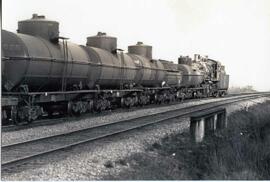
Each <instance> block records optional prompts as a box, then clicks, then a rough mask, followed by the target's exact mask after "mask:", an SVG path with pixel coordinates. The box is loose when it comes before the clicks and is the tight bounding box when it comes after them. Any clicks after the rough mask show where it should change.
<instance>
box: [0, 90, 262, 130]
mask: <svg viewBox="0 0 270 182" xmlns="http://www.w3.org/2000/svg"><path fill="white" fill-rule="evenodd" d="M257 94H259V93H244V94H230V95H227V96H225V97H223V98H231V97H238V96H247V95H257ZM266 94H267V93H266ZM205 99H211V98H203V99H201V100H205ZM221 99H222V98H221ZM194 100H198V99H189V100H185V101H184V102H182V103H187V102H190V101H194ZM175 104H181V103H180V102H174V103H171V104H166V105H157V106H155V107H156V108H158V107H163V106H170V105H175ZM152 107H153V105H147V106H144V108H152ZM118 109H119V108H118ZM118 109H116V110H115V111H114V112H117V111H119V112H121V111H122V110H121V109H120V110H118ZM135 109H138V107H137V108H135ZM135 109H129V111H130V110H131V111H132V110H135ZM109 113H111V112H110V111H104V112H103V113H87V114H84V115H83V116H79V117H67V116H64V117H60V116H56V117H55V118H51V119H47V118H46V119H39V120H36V121H34V123H30V124H29V123H27V122H25V123H20V124H19V125H6V126H5V125H4V126H2V128H1V129H2V132H9V131H18V130H21V129H27V128H34V127H38V126H51V125H54V124H59V123H63V122H66V121H71V120H72V121H77V120H80V119H84V118H89V117H95V116H100V115H106V114H109Z"/></svg>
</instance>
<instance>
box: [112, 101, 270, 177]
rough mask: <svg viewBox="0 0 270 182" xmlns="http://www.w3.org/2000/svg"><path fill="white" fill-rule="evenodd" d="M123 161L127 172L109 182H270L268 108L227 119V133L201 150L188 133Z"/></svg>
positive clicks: (209, 140)
mask: <svg viewBox="0 0 270 182" xmlns="http://www.w3.org/2000/svg"><path fill="white" fill-rule="evenodd" d="M123 161H124V162H123ZM123 161H122V162H121V163H124V164H128V165H129V166H130V169H128V170H125V171H123V172H122V173H120V175H119V176H117V177H115V176H114V177H112V176H110V177H108V178H107V179H128V180H138V179H139V180H148V179H150V180H180V179H182V180H184V179H188V180H191V179H193V180H201V179H202V180H206V179H207V180H228V179H230V180H238V179H240V180H266V179H270V102H266V103H263V104H260V105H258V106H255V107H251V108H249V110H248V111H246V110H241V111H239V112H236V113H233V114H231V115H230V116H229V117H228V128H227V129H226V130H221V131H218V132H216V133H213V134H212V135H210V136H207V137H206V138H205V139H204V141H203V142H201V143H199V144H195V143H193V142H191V141H190V135H189V133H188V132H185V133H182V134H177V135H174V136H167V137H165V138H164V139H163V140H162V141H160V142H159V143H154V144H153V145H152V146H150V147H149V149H148V150H147V152H145V153H139V154H136V155H133V156H131V157H129V158H126V159H123Z"/></svg>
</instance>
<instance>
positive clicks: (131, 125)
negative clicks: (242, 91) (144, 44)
mask: <svg viewBox="0 0 270 182" xmlns="http://www.w3.org/2000/svg"><path fill="white" fill-rule="evenodd" d="M264 96H269V94H256V95H252V96H242V97H240V98H239V97H238V98H230V99H227V100H222V101H217V102H215V103H207V104H201V105H195V106H190V107H186V108H182V109H175V110H170V111H166V112H162V113H156V114H151V115H146V116H141V117H137V118H132V119H125V120H121V121H117V122H114V123H109V124H102V125H98V126H93V127H89V128H84V129H81V130H77V131H71V132H68V133H62V134H57V135H53V136H47V137H43V138H37V139H33V140H29V141H24V142H20V143H14V144H10V145H5V146H2V152H1V153H2V169H9V168H11V167H12V166H14V165H15V166H16V165H18V164H20V163H23V162H25V161H27V160H30V159H33V158H36V157H40V156H42V155H46V154H49V153H53V152H57V151H61V150H63V149H68V148H71V147H74V146H77V145H79V144H84V143H87V142H91V141H95V140H98V139H102V138H106V137H109V136H113V135H117V134H120V133H123V132H127V131H131V130H135V129H139V128H142V127H145V126H149V125H153V124H156V123H160V122H165V121H170V120H174V119H179V118H181V117H184V116H188V115H190V114H193V113H195V112H198V111H205V110H209V109H213V108H216V107H220V106H224V105H227V104H232V103H235V102H239V101H244V100H249V99H255V98H259V97H264Z"/></svg>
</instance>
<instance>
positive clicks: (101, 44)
mask: <svg viewBox="0 0 270 182" xmlns="http://www.w3.org/2000/svg"><path fill="white" fill-rule="evenodd" d="M86 45H87V46H90V47H96V48H100V49H104V50H107V51H109V52H113V51H115V50H116V49H117V38H116V37H111V36H107V34H106V33H104V32H98V33H97V35H95V36H91V37H87V43H86Z"/></svg>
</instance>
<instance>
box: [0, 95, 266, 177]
mask: <svg viewBox="0 0 270 182" xmlns="http://www.w3.org/2000/svg"><path fill="white" fill-rule="evenodd" d="M265 100H269V98H260V99H254V100H253V101H244V102H241V103H239V104H232V105H230V106H227V107H226V108H227V113H228V114H230V113H231V112H234V111H236V110H239V109H241V108H245V109H248V106H251V105H254V104H257V103H262V102H264V101H265ZM194 102H195V103H197V104H198V102H199V101H194ZM194 102H193V104H195V103H194ZM187 104H192V103H186V106H187ZM180 105H181V104H179V105H174V106H170V108H172V107H180ZM181 107H185V106H183V105H182V106H181ZM170 108H168V107H166V106H165V107H162V108H158V110H157V109H156V108H154V109H145V110H144V109H142V110H137V111H132V112H125V114H120V113H117V114H111V115H109V116H103V117H101V118H99V117H97V118H91V119H92V120H94V121H93V123H94V122H97V123H100V122H108V121H111V122H113V121H114V120H116V119H118V120H119V119H120V118H121V119H124V118H128V117H135V116H138V115H139V114H142V115H143V114H145V113H149V112H153V113H154V112H160V111H161V110H160V109H163V110H162V111H165V110H166V109H168V110H169V109H170ZM134 112H135V113H134ZM80 122H81V124H80V125H79V123H80ZM87 123H88V124H90V122H87V121H85V120H83V121H79V122H78V123H77V122H76V123H70V124H71V125H69V126H68V127H67V126H66V127H63V126H62V127H61V126H58V127H59V128H58V129H55V127H54V128H53V129H51V130H54V132H55V131H58V130H61V132H63V131H64V129H65V130H66V129H67V128H72V129H73V125H75V126H74V127H76V124H77V125H79V126H80V127H83V126H88V125H87ZM91 124H92V123H91ZM62 125H63V124H62ZM65 125H66V124H65ZM41 128H44V127H41ZM41 128H35V129H38V131H39V130H40V132H41V130H42V129H41ZM63 128H64V129H63ZM187 129H189V118H183V119H182V120H181V122H172V123H162V124H159V125H155V126H149V127H146V128H144V129H142V130H137V131H132V132H129V133H125V134H121V135H118V136H115V137H112V138H110V139H103V140H102V141H100V140H99V141H96V142H93V143H91V144H89V145H81V146H78V147H75V148H73V149H71V150H67V151H63V152H59V153H56V154H54V155H48V156H44V157H42V158H39V159H36V160H34V161H33V162H34V164H35V166H31V163H30V164H29V165H28V166H27V168H28V169H24V170H23V171H20V170H19V169H18V171H17V173H8V172H2V180H98V179H104V177H106V176H108V175H111V176H115V175H117V174H119V173H120V172H121V171H122V170H124V169H128V168H129V165H130V164H128V163H127V164H126V163H125V162H124V161H121V159H123V158H126V157H128V156H131V155H133V154H136V153H139V152H144V150H145V149H146V148H147V146H149V145H152V144H153V143H155V142H159V141H160V140H161V139H162V138H164V137H166V136H167V135H171V134H175V133H179V132H183V131H185V130H187ZM27 130H28V132H25V131H24V132H23V131H19V132H21V134H22V135H24V136H25V138H27V137H29V135H31V134H29V135H27V133H30V132H33V133H36V132H38V131H32V130H31V129H27ZM33 130H34V129H33ZM48 131H50V129H47V132H45V133H49V132H48ZM33 133H32V136H33ZM3 134H4V133H3ZM3 134H2V135H3ZM7 134H8V133H6V137H7ZM43 134H44V133H43ZM10 136H11V135H10ZM34 136H36V135H34ZM41 136H43V135H41ZM14 138H16V137H14ZM17 138H18V136H17ZM25 138H24V139H25ZM13 141H15V139H13ZM39 164H40V166H39Z"/></svg>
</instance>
